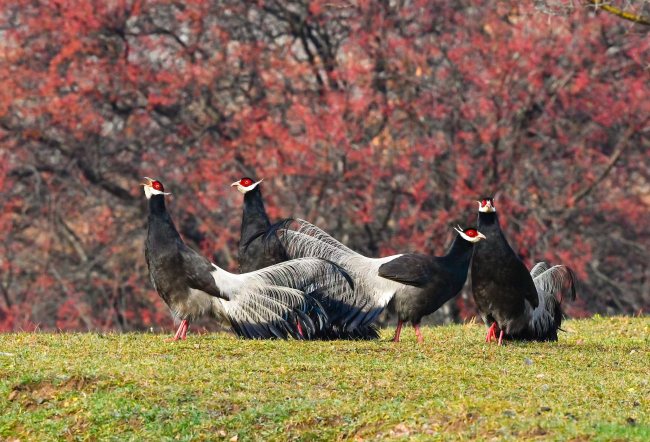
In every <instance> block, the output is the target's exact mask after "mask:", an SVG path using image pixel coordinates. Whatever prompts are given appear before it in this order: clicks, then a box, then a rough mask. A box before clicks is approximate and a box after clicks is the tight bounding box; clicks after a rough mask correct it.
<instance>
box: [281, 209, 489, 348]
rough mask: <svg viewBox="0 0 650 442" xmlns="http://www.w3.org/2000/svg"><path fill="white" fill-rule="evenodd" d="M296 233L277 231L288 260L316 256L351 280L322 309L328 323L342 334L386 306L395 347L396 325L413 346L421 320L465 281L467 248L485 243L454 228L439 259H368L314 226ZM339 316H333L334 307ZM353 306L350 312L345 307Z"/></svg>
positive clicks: (415, 256)
mask: <svg viewBox="0 0 650 442" xmlns="http://www.w3.org/2000/svg"><path fill="white" fill-rule="evenodd" d="M296 222H297V223H298V228H297V229H286V228H285V229H280V230H279V233H280V234H281V238H282V241H283V243H284V245H285V247H286V250H287V253H288V254H289V256H290V257H292V258H297V257H320V258H323V259H327V260H329V261H332V262H335V263H336V264H338V265H340V266H341V267H342V268H343V269H345V271H346V272H347V273H348V274H349V275H350V276H351V277H352V279H353V280H354V290H353V291H352V292H349V291H348V292H345V293H342V294H341V297H340V298H338V299H336V300H330V302H332V303H333V304H334V305H326V304H323V307H324V308H325V309H326V311H328V316H329V318H330V321H331V323H333V324H337V325H339V327H341V328H342V329H347V330H354V329H355V328H356V327H359V326H363V325H365V324H369V323H372V322H373V321H374V320H375V319H376V318H377V316H378V315H379V314H380V313H381V312H382V311H383V310H384V308H385V307H386V306H388V305H389V304H391V303H392V306H393V307H394V309H395V311H396V313H397V317H398V323H397V328H396V330H395V335H394V337H393V341H395V342H399V340H400V333H401V330H402V325H403V324H404V322H410V323H411V324H412V325H413V328H414V329H415V334H416V336H417V340H418V342H423V341H424V338H423V336H422V333H421V330H420V322H421V320H422V318H423V317H424V316H426V315H429V314H431V313H433V312H435V311H436V310H437V309H439V308H440V307H441V306H442V305H443V304H444V303H445V302H447V301H448V300H450V299H451V298H453V297H454V296H456V295H457V294H458V293H459V292H460V290H461V289H462V287H463V285H464V284H465V280H466V279H467V271H468V269H469V264H470V260H471V256H472V248H473V246H474V245H475V244H476V243H478V242H479V241H482V240H484V239H485V236H484V235H483V233H481V232H479V231H478V230H477V229H476V228H474V227H468V228H465V229H462V228H460V227H457V228H455V230H456V236H455V238H454V240H453V242H452V244H451V246H450V247H449V249H448V250H447V252H446V254H445V255H444V256H427V255H422V254H417V253H404V254H398V255H392V256H387V257H383V258H368V257H366V256H363V255H361V254H359V253H357V252H355V251H353V250H352V249H350V248H348V247H346V246H344V245H343V244H341V243H340V242H339V241H337V240H336V239H334V238H333V237H331V236H330V235H328V234H327V233H325V232H324V231H323V230H321V229H320V228H318V227H316V226H315V225H313V224H311V223H309V222H307V221H305V220H301V219H297V220H296ZM340 306H345V307H346V308H343V309H341V313H340V314H337V308H338V307H340ZM350 306H353V307H354V308H349V307H350Z"/></svg>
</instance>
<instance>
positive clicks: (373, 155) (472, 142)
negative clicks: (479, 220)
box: [0, 0, 650, 330]
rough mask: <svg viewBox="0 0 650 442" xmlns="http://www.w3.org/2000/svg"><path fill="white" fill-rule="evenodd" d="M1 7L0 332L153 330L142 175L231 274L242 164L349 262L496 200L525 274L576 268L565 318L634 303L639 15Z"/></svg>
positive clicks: (641, 66)
mask: <svg viewBox="0 0 650 442" xmlns="http://www.w3.org/2000/svg"><path fill="white" fill-rule="evenodd" d="M0 8H1V9H0V32H1V36H0V60H1V61H0V81H1V82H2V84H3V87H2V88H1V89H0V140H1V141H0V142H1V143H2V144H1V146H2V151H1V152H0V156H1V158H2V166H1V167H0V190H1V191H2V195H3V198H2V200H0V227H1V230H0V269H2V275H1V276H0V312H1V313H0V327H1V328H2V329H18V328H31V327H35V326H40V327H41V328H65V329H79V330H86V329H119V330H132V329H143V328H145V327H150V326H158V325H161V324H162V325H169V321H170V319H169V314H168V312H167V311H166V309H165V308H164V307H163V305H162V303H161V302H159V300H158V298H157V295H156V294H155V293H154V292H153V290H152V287H151V285H150V283H149V282H148V279H147V272H146V266H145V263H144V257H143V249H142V247H143V246H142V244H143V239H144V234H145V230H144V226H145V221H146V205H145V202H144V198H143V196H142V191H141V188H139V187H138V183H139V181H138V180H139V179H140V178H141V177H142V176H145V175H146V176H152V177H155V178H158V179H160V180H162V181H163V182H164V183H165V186H166V188H168V189H169V190H170V191H171V192H172V197H171V204H170V206H171V207H170V209H171V210H172V211H173V214H174V217H175V219H176V220H177V224H178V227H179V229H180V230H181V233H182V234H183V236H184V237H185V238H186V240H188V242H190V243H191V244H192V245H193V246H194V247H197V248H199V249H201V250H202V252H203V253H204V254H206V255H207V256H210V257H211V258H212V259H213V260H215V262H218V263H219V264H220V265H223V266H227V267H230V268H235V267H236V255H235V250H236V243H237V239H238V238H237V236H238V234H239V228H238V224H239V221H240V216H241V196H240V195H239V194H237V193H234V192H232V190H231V189H230V187H229V184H230V183H231V182H232V181H234V180H235V179H238V178H241V177H242V176H243V175H251V176H254V177H256V178H264V179H265V181H264V193H265V197H266V199H267V208H268V210H269V213H270V215H271V216H272V217H273V218H280V217H284V216H299V217H303V218H306V219H309V220H311V221H313V222H315V223H317V224H319V225H320V226H322V227H323V228H325V229H326V230H328V231H329V232H331V233H332V234H333V235H335V236H336V237H338V238H340V239H342V240H343V241H344V242H346V243H348V244H349V245H350V246H352V247H353V248H356V249H358V250H360V251H362V252H364V253H367V254H370V255H380V254H387V253H392V252H395V251H405V250H412V251H420V252H436V253H441V251H442V249H443V248H444V246H446V245H447V244H448V242H449V241H450V239H451V237H452V230H451V228H450V226H451V225H452V224H456V223H460V224H468V223H473V222H475V219H476V203H475V202H474V201H475V199H476V198H478V197H480V196H481V195H485V194H488V193H497V195H498V196H497V204H498V209H499V211H500V212H501V213H502V214H503V215H502V219H503V221H504V226H503V227H504V229H505V230H506V232H507V233H508V235H509V237H510V239H511V242H512V243H513V244H514V245H515V246H516V248H517V250H518V251H519V252H520V253H521V255H522V257H523V258H524V260H525V261H526V263H527V264H529V265H532V264H533V262H534V261H537V260H541V259H545V260H549V261H551V262H554V263H556V262H562V263H565V264H568V265H571V266H572V267H573V268H575V270H576V271H577V272H578V275H579V276H580V279H581V281H582V285H581V293H580V294H581V297H580V300H579V301H578V303H576V304H575V305H574V306H573V310H572V311H571V312H572V313H573V314H587V313H588V312H603V313H633V312H637V311H639V310H641V309H647V307H648V306H649V305H650V290H649V282H648V281H649V277H650V275H649V272H650V271H649V270H648V266H647V262H648V258H649V257H648V249H649V247H648V244H647V238H648V237H649V235H648V234H649V233H650V232H649V222H648V216H647V214H648V207H649V205H650V199H649V197H648V195H649V194H650V188H649V184H648V168H647V164H648V159H649V158H648V156H649V154H648V152H649V149H648V147H649V139H648V138H649V135H650V134H649V131H650V124H649V122H650V98H649V96H648V93H647V91H648V89H649V88H648V86H650V84H649V79H648V70H647V63H648V59H649V57H648V56H649V55H650V39H649V38H648V35H647V30H645V28H644V30H639V29H637V28H635V29H634V31H632V32H631V31H630V28H629V25H630V24H629V23H628V22H626V21H623V20H620V19H618V18H617V17H615V16H613V15H611V14H598V13H594V11H593V9H592V10H590V9H587V8H579V9H577V8H576V9H575V10H573V11H570V12H568V13H566V14H564V15H562V16H553V17H552V20H549V17H548V16H547V15H545V14H541V13H540V11H539V10H538V9H537V8H536V7H535V5H530V6H527V5H521V4H520V3H519V2H497V3H495V2H487V1H474V2H452V3H450V2H431V1H417V0H416V1H408V2H402V1H397V2H385V1H368V2H354V3H349V2H331V1H311V2H307V1H262V2H239V1H213V2H208V1H205V0H196V1H191V2H174V1H169V0H151V1H135V0H133V1H126V0H113V1H88V2H82V3H81V4H80V3H79V2H72V1H67V0H60V1H38V0H37V1H26V0H8V1H6V2H4V3H3V5H2V6H0ZM635 26H636V25H635ZM456 305H457V306H459V309H458V311H456V312H455V313H454V314H455V315H459V316H460V317H465V318H466V317H468V316H469V315H471V314H472V312H473V310H472V309H473V307H472V305H471V301H470V300H469V298H468V297H467V296H465V297H464V298H461V299H460V300H458V301H457V304H456Z"/></svg>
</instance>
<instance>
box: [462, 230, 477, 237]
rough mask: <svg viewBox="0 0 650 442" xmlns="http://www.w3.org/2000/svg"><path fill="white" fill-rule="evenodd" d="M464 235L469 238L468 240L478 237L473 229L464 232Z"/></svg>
mask: <svg viewBox="0 0 650 442" xmlns="http://www.w3.org/2000/svg"><path fill="white" fill-rule="evenodd" d="M465 235H467V236H469V237H470V238H475V237H476V236H477V235H478V232H477V231H476V230H474V229H467V230H465Z"/></svg>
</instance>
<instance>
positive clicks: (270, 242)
mask: <svg viewBox="0 0 650 442" xmlns="http://www.w3.org/2000/svg"><path fill="white" fill-rule="evenodd" d="M260 184H261V180H260V181H257V182H255V181H253V179H251V178H248V177H244V178H242V179H241V180H239V181H235V182H234V183H232V184H231V186H232V187H236V188H237V190H238V191H239V192H240V193H243V194H244V209H243V214H242V224H241V237H240V240H239V270H240V272H250V271H254V270H257V269H260V268H262V267H266V266H268V265H272V264H276V263H280V262H284V261H287V260H288V259H289V258H288V256H287V252H286V250H285V248H284V245H283V244H282V242H281V241H280V240H279V238H278V237H277V234H276V233H277V231H278V229H280V228H283V227H285V226H286V225H287V224H288V223H289V222H290V221H291V220H282V221H280V222H278V223H276V224H271V221H270V220H269V217H268V215H267V213H266V209H265V207H264V199H263V198H262V191H261V185H260ZM320 302H321V306H322V308H323V310H324V311H325V312H327V313H328V314H333V315H334V317H336V315H337V313H340V309H339V306H340V304H338V303H337V302H336V301H335V300H333V299H327V298H323V299H321V300H320ZM378 337H379V331H378V329H377V328H376V327H375V326H374V325H372V324H368V325H365V326H359V327H355V328H353V329H350V330H347V329H345V328H341V327H338V326H337V325H336V321H334V322H332V321H331V319H330V325H329V326H327V327H325V328H323V329H322V330H321V331H319V332H317V333H316V334H315V335H314V336H313V338H314V339H323V340H333V339H358V340H365V339H376V338H378Z"/></svg>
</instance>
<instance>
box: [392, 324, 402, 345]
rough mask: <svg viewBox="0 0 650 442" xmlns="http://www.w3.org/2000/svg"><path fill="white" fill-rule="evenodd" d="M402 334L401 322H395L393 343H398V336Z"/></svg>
mask: <svg viewBox="0 0 650 442" xmlns="http://www.w3.org/2000/svg"><path fill="white" fill-rule="evenodd" d="M401 332H402V321H397V328H396V329H395V336H393V342H399V335H400V333H401Z"/></svg>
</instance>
